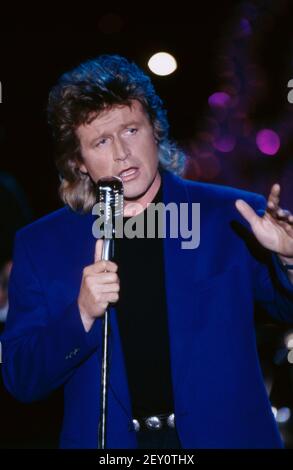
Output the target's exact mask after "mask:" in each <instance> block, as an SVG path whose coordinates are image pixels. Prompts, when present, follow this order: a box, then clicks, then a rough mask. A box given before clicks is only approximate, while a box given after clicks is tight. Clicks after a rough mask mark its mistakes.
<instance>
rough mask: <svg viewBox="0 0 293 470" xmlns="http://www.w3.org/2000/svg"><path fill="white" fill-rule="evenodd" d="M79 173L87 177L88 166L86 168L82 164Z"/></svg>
mask: <svg viewBox="0 0 293 470" xmlns="http://www.w3.org/2000/svg"><path fill="white" fill-rule="evenodd" d="M79 171H80V172H81V173H83V174H85V175H87V174H88V171H87V168H86V166H85V164H84V163H82V164H81V165H80V166H79Z"/></svg>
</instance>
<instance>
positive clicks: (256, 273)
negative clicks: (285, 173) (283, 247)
mask: <svg viewBox="0 0 293 470" xmlns="http://www.w3.org/2000/svg"><path fill="white" fill-rule="evenodd" d="M265 208H266V199H265V198H264V197H263V196H261V195H259V196H258V199H257V201H256V205H255V209H256V211H257V213H258V214H259V215H261V216H262V215H263V214H264V212H265ZM259 254H260V256H258V257H256V256H255V257H253V281H254V282H253V287H254V297H255V300H256V302H258V303H259V304H260V305H261V306H262V307H263V308H264V309H265V310H266V311H267V312H268V313H269V314H270V315H271V316H272V317H273V318H274V319H276V320H280V321H283V322H288V323H293V285H292V283H291V281H290V279H289V277H288V275H287V273H286V272H285V270H284V267H283V266H282V263H281V261H280V260H279V257H278V255H277V254H276V253H274V252H271V251H269V250H265V249H263V250H262V249H259Z"/></svg>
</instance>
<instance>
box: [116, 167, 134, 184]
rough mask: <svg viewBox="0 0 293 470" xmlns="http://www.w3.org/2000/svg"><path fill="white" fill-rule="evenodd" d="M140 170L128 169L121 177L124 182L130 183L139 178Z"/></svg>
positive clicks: (120, 174)
mask: <svg viewBox="0 0 293 470" xmlns="http://www.w3.org/2000/svg"><path fill="white" fill-rule="evenodd" d="M138 173H139V169H138V168H137V167H136V166H131V167H129V168H126V170H122V171H120V173H119V175H118V176H119V177H120V178H121V179H122V181H123V182H125V181H130V180H132V179H134V178H136V177H137V176H138Z"/></svg>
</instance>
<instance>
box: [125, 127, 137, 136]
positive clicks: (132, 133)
mask: <svg viewBox="0 0 293 470" xmlns="http://www.w3.org/2000/svg"><path fill="white" fill-rule="evenodd" d="M137 131H138V129H137V128H136V127H129V128H128V129H126V132H127V133H128V134H130V135H134V134H136V133H137Z"/></svg>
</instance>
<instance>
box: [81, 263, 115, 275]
mask: <svg viewBox="0 0 293 470" xmlns="http://www.w3.org/2000/svg"><path fill="white" fill-rule="evenodd" d="M117 270H118V266H117V264H116V263H113V261H106V260H102V261H97V262H96V263H94V264H90V265H89V266H86V267H85V268H84V270H83V272H84V274H87V275H90V276H94V275H96V274H100V273H104V272H110V273H116V272H117Z"/></svg>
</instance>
